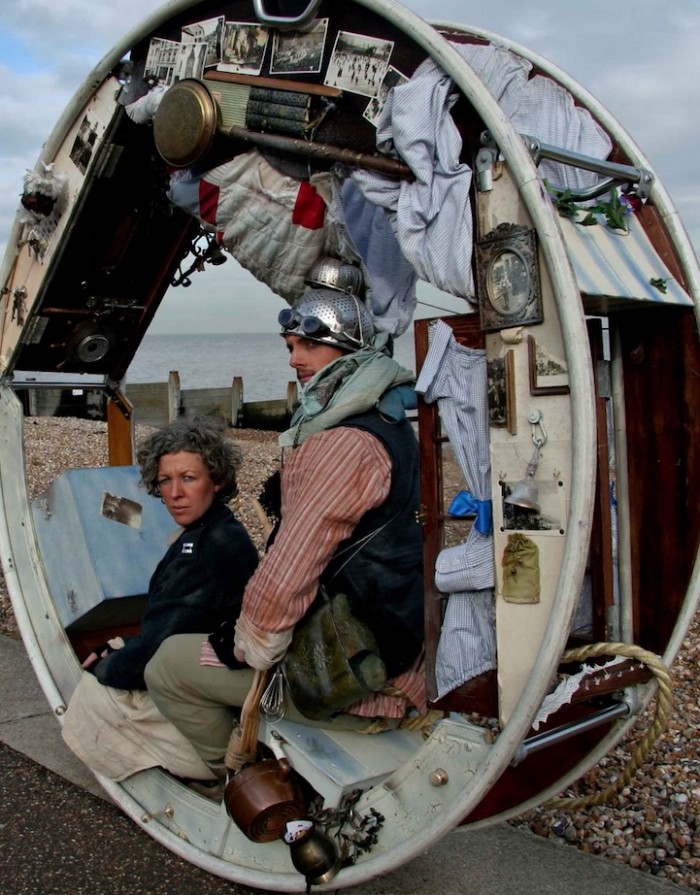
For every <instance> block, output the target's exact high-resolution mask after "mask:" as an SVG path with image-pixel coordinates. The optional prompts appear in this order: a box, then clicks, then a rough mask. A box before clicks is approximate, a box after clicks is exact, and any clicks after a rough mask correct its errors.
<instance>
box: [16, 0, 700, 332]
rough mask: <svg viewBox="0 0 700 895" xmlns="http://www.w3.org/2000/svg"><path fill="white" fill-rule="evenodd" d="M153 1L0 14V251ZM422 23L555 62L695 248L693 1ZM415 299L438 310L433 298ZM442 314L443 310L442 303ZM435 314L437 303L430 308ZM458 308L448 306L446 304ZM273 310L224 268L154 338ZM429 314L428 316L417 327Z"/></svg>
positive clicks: (269, 300)
mask: <svg viewBox="0 0 700 895" xmlns="http://www.w3.org/2000/svg"><path fill="white" fill-rule="evenodd" d="M160 5H161V3H160V2H156V0H118V2H116V3H114V2H112V3H96V2H95V0H62V2H61V3H52V2H49V0H13V2H11V3H10V2H5V3H2V4H1V6H0V76H1V79H0V249H2V251H4V247H5V241H6V238H7V234H8V232H9V229H10V225H11V222H12V219H13V217H14V214H15V211H16V209H17V206H18V199H19V194H20V193H21V189H22V178H23V176H24V173H25V171H26V170H27V169H28V168H32V167H33V166H34V163H35V161H36V158H37V155H38V153H39V150H40V147H41V144H42V142H43V141H44V139H45V138H46V137H47V135H48V134H49V132H50V130H51V129H52V127H53V125H54V123H55V121H56V119H57V118H58V116H59V114H60V112H61V111H62V109H63V106H64V105H65V103H66V102H67V101H68V99H69V98H70V97H71V95H72V94H73V92H74V91H75V90H76V89H77V87H78V86H79V85H80V84H81V83H82V81H83V79H84V78H85V76H86V75H87V73H88V72H89V71H90V69H91V68H92V67H93V66H94V65H95V64H96V63H97V62H98V61H99V59H100V58H101V57H102V56H103V55H104V54H105V53H106V52H107V51H108V50H109V49H110V48H111V46H112V45H113V44H114V43H115V42H116V41H117V40H119V39H120V38H121V36H122V35H124V34H126V32H127V31H129V30H130V29H131V28H132V27H133V26H134V25H136V24H138V22H139V21H140V20H141V19H143V18H144V17H145V16H146V15H148V14H149V13H150V12H152V11H153V10H155V9H157V8H158V7H159V6H160ZM405 5H406V6H407V7H408V8H409V9H411V10H412V11H414V12H416V13H417V14H418V15H421V16H422V17H423V18H426V19H429V20H433V21H441V22H459V23H462V24H464V25H474V26H477V27H481V28H485V29H488V30H490V31H493V32H495V33H497V34H501V35H503V36H504V37H507V38H509V39H511V40H514V41H516V42H518V43H520V44H522V45H523V46H525V47H527V48H529V49H531V50H533V51H535V52H537V53H539V54H540V55H542V56H544V57H545V58H547V59H549V60H551V61H552V62H554V63H555V64H556V65H558V66H559V67H560V68H562V69H563V70H564V71H566V72H567V73H568V74H569V75H571V76H572V77H573V78H574V79H576V80H577V81H578V82H579V83H581V84H582V85H583V86H584V87H585V88H586V89H587V90H588V91H589V92H590V93H592V94H593V95H594V96H595V97H596V98H597V99H598V100H599V101H600V102H601V103H603V105H605V106H606V107H607V108H608V109H609V111H610V112H612V114H613V115H615V117H616V118H617V119H618V121H619V122H620V123H621V125H622V126H623V127H624V128H625V130H626V131H627V132H628V134H629V135H630V136H631V137H632V139H633V140H634V141H635V142H636V143H637V144H638V145H639V146H640V148H641V149H642V151H643V153H644V154H645V155H646V156H647V158H648V159H649V160H650V162H651V164H652V166H653V168H654V169H655V171H656V174H657V176H658V177H659V178H660V180H661V182H662V183H663V184H664V186H665V187H666V189H667V191H668V192H669V193H670V195H671V198H672V200H673V202H674V203H675V205H676V207H677V209H678V211H679V213H680V217H681V219H682V221H683V223H684V225H685V227H686V229H687V230H688V232H689V235H690V238H691V240H692V242H693V244H694V246H695V248H696V251H697V250H698V248H700V176H699V175H698V171H697V168H696V158H697V148H696V147H697V146H698V144H699V143H700V114H698V113H699V111H700V50H699V49H698V48H699V47H700V0H666V2H665V3H663V4H661V3H659V0H617V2H615V3H610V2H609V0H605V2H604V0H490V2H489V3H482V2H478V3H477V2H473V0H407V2H406V3H405ZM422 297H423V298H424V299H425V300H427V301H436V299H435V297H434V295H433V294H432V293H425V294H423V295H422ZM440 300H441V301H440V303H442V304H443V305H445V306H447V305H446V304H445V302H446V301H447V299H445V298H444V297H442V296H440ZM436 303H437V301H436ZM452 306H453V307H454V302H453V303H452ZM279 307H280V299H279V298H278V297H277V296H274V295H272V294H271V293H270V292H269V290H267V289H266V287H264V286H262V285H261V284H259V283H257V282H256V281H255V280H254V279H253V278H252V277H251V276H250V275H248V274H247V273H246V272H245V271H242V270H241V269H240V268H239V267H238V265H237V264H236V262H235V261H233V260H232V259H231V260H229V262H228V263H227V264H225V265H223V266H222V267H220V268H218V269H210V270H209V271H208V272H207V274H206V276H204V275H200V280H199V281H198V280H197V279H196V278H195V280H194V281H193V285H192V286H191V287H190V288H189V289H182V288H180V289H175V290H171V291H170V292H169V294H168V295H167V296H166V299H165V301H164V302H163V305H162V307H161V309H160V310H159V311H158V314H157V315H156V318H155V321H154V325H153V331H154V332H155V331H158V332H194V331H196V332H212V331H216V332H222V331H250V332H257V331H262V330H266V329H269V328H270V327H272V326H273V325H274V321H275V318H276V313H277V310H278V309H279ZM430 310H431V309H425V310H424V312H423V313H422V314H421V316H424V315H425V313H427V312H429V311H430Z"/></svg>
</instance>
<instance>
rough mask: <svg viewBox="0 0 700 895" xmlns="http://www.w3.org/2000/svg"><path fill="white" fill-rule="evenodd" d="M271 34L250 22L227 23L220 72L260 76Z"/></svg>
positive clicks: (219, 66) (218, 66)
mask: <svg viewBox="0 0 700 895" xmlns="http://www.w3.org/2000/svg"><path fill="white" fill-rule="evenodd" d="M269 37H270V32H269V31H268V29H267V28H262V27H261V26H260V25H251V24H250V23H249V22H226V23H225V25H224V41H223V44H222V47H221V62H220V63H219V65H217V68H218V70H219V71H230V72H233V73H236V74H245V75H259V74H260V72H261V70H262V65H263V59H264V58H265V49H266V47H267V41H268V39H269Z"/></svg>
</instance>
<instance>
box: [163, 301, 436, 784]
mask: <svg viewBox="0 0 700 895" xmlns="http://www.w3.org/2000/svg"><path fill="white" fill-rule="evenodd" d="M279 322H280V325H281V327H282V332H281V335H282V336H283V338H284V340H285V343H286V345H287V350H288V351H289V363H290V365H291V366H292V367H293V368H294V369H295V370H296V373H297V377H298V379H299V382H300V384H301V385H302V392H301V400H300V406H299V408H298V410H297V411H296V413H295V414H294V416H293V418H292V421H291V425H290V428H289V429H288V430H287V431H286V432H284V433H282V435H281V436H280V444H281V445H282V446H283V448H292V449H293V450H291V452H285V454H284V455H283V469H282V474H281V480H280V491H281V501H280V518H279V525H278V528H277V531H276V535H275V537H274V540H273V541H272V543H271V544H270V545H269V546H268V550H267V552H266V554H265V556H264V557H263V559H262V560H261V562H260V565H259V567H258V570H257V572H256V573H255V574H254V576H253V578H251V580H250V582H249V584H248V586H247V588H246V591H245V594H244V598H243V607H242V611H241V614H240V616H239V618H238V620H237V621H236V624H235V635H234V640H233V643H232V644H231V643H229V645H228V647H227V646H226V643H225V638H222V637H216V636H212V637H211V638H210V639H209V641H208V642H207V643H205V644H204V645H202V643H201V638H200V639H197V638H196V637H195V638H192V637H188V636H184V637H180V636H178V637H174V638H170V639H169V640H168V641H166V642H165V643H164V644H163V646H162V647H161V649H160V650H159V652H158V654H157V655H156V657H155V658H154V659H153V660H152V662H151V663H150V665H149V667H148V669H147V671H146V679H147V682H148V687H149V691H150V692H151V694H152V696H153V698H154V700H155V702H156V704H157V705H158V707H159V708H160V710H161V711H162V712H163V714H164V715H166V717H168V718H169V719H170V720H171V721H172V722H173V723H174V724H175V725H176V726H177V727H178V728H179V729H180V730H181V731H182V732H183V733H184V734H185V736H187V737H188V739H189V740H190V741H191V742H192V743H193V745H194V747H195V749H196V750H197V751H198V753H199V754H200V755H201V757H202V758H203V759H204V760H205V761H206V762H207V763H208V764H209V765H210V766H211V767H212V768H217V767H220V766H222V759H223V755H224V752H225V750H226V746H227V743H228V739H229V735H230V733H231V730H232V726H233V723H234V721H235V714H234V712H232V710H231V708H230V707H231V706H241V705H242V704H243V701H244V699H245V696H246V695H247V692H248V689H249V687H250V682H251V672H250V669H251V668H253V669H258V670H264V669H268V668H271V667H273V666H274V665H275V664H276V663H277V662H279V661H280V660H281V659H282V658H283V656H284V655H285V652H286V650H287V649H288V647H289V645H290V642H291V640H292V635H293V632H294V628H295V626H296V625H297V623H298V622H299V621H300V620H301V619H302V618H304V617H305V615H306V613H307V612H308V611H309V609H310V607H311V606H312V604H314V600H315V599H316V596H317V593H318V590H319V586H320V585H323V586H324V587H325V588H326V589H327V590H328V591H330V592H331V593H344V594H348V596H349V599H350V601H351V605H352V609H353V612H354V614H355V615H356V616H358V617H360V618H362V620H363V621H365V622H366V623H367V624H368V625H369V626H370V628H371V629H372V631H373V632H374V634H375V636H376V638H377V641H378V645H379V648H380V653H381V657H382V659H383V661H384V664H385V666H386V670H387V673H388V677H389V682H388V683H389V685H391V687H390V689H391V695H390V694H389V693H388V692H386V688H384V690H383V692H378V693H374V694H372V695H371V696H369V697H367V698H365V699H362V700H360V701H358V702H356V703H355V704H353V705H351V706H349V707H347V708H345V709H344V710H343V712H342V714H341V715H339V716H337V717H335V718H333V719H332V720H331V721H329V722H327V723H328V724H329V726H333V725H335V726H344V727H362V726H363V725H366V724H367V723H368V720H367V719H370V718H371V719H375V718H377V717H383V718H388V719H398V718H401V717H402V716H403V715H404V714H405V712H406V711H407V709H408V708H409V707H410V705H414V706H416V707H418V709H419V710H420V711H425V692H424V685H423V676H422V673H421V669H420V655H421V651H422V640H423V588H422V569H421V565H422V538H421V530H420V525H419V523H418V521H417V510H418V498H419V494H418V483H419V475H418V451H417V442H416V438H415V434H414V432H413V429H412V427H411V424H410V423H409V422H408V420H407V419H406V416H405V409H406V408H407V407H411V406H415V393H414V392H413V388H412V383H413V374H412V373H411V372H410V371H408V370H406V369H404V368H403V367H401V366H400V365H399V364H398V363H397V362H396V361H394V360H393V358H392V357H391V356H390V348H389V342H390V337H389V336H388V335H387V334H386V333H381V332H378V331H376V330H375V327H374V324H373V319H372V316H371V314H370V312H369V311H368V309H367V308H366V307H365V305H364V304H363V302H362V301H361V300H360V299H359V298H358V297H357V296H355V295H353V294H351V293H349V292H344V291H341V290H339V289H330V288H312V289H310V290H309V291H307V292H306V293H304V295H302V297H301V298H300V299H299V300H298V301H297V302H296V304H295V305H294V306H293V307H291V308H286V309H285V310H283V311H282V312H281V313H280V315H279ZM243 669H245V670H243ZM397 692H398V694H400V695H397ZM286 715H287V717H288V718H291V719H293V720H303V718H302V717H301V715H300V713H299V712H298V710H297V709H296V707H295V706H294V705H293V704H290V701H289V699H288V698H287V701H286Z"/></svg>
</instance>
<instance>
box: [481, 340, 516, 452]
mask: <svg viewBox="0 0 700 895" xmlns="http://www.w3.org/2000/svg"><path fill="white" fill-rule="evenodd" d="M486 377H487V394H488V406H489V425H490V426H494V427H496V428H505V429H508V431H509V432H510V434H511V435H517V427H516V422H515V420H516V415H515V359H514V354H513V350H512V349H511V350H510V351H506V353H505V355H504V356H503V357H495V358H493V360H490V361H487V363H486Z"/></svg>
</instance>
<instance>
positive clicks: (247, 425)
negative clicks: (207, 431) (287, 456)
mask: <svg viewBox="0 0 700 895" xmlns="http://www.w3.org/2000/svg"><path fill="white" fill-rule="evenodd" d="M123 391H124V394H125V395H126V397H127V398H128V399H129V402H130V403H131V404H132V405H133V408H134V419H135V421H136V423H138V424H140V425H143V426H164V425H166V424H167V423H169V422H172V421H173V420H176V419H178V418H179V417H185V418H187V419H193V418H194V417H197V416H210V415H214V416H220V417H223V419H225V420H226V421H227V423H228V424H229V425H230V426H231V427H232V428H240V429H269V430H273V431H282V430H283V429H285V428H286V427H287V425H288V424H289V420H290V418H291V415H292V413H293V411H294V407H295V405H296V403H297V400H298V390H297V383H296V382H289V383H288V384H287V394H286V395H285V397H284V398H280V399H279V400H270V401H245V398H244V389H243V379H242V377H240V376H234V378H233V381H232V382H231V385H230V386H229V387H222V388H192V389H183V388H182V387H181V383H180V374H179V373H178V372H177V371H176V370H173V371H171V372H170V374H169V376H168V379H167V381H166V382H149V383H127V384H126V385H125V386H124V388H123ZM17 393H18V395H19V397H20V400H21V401H22V404H23V406H24V412H25V415H26V416H72V417H78V418H80V419H94V420H105V419H106V418H107V401H108V400H109V398H108V395H107V393H106V391H105V389H103V388H98V387H84V386H80V385H76V384H71V385H66V384H65V383H61V384H54V383H43V382H42V383H36V384H34V383H31V382H28V383H22V385H21V386H18V388H17Z"/></svg>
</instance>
